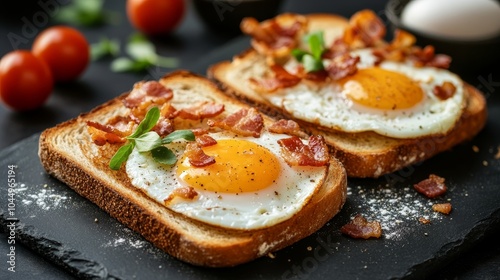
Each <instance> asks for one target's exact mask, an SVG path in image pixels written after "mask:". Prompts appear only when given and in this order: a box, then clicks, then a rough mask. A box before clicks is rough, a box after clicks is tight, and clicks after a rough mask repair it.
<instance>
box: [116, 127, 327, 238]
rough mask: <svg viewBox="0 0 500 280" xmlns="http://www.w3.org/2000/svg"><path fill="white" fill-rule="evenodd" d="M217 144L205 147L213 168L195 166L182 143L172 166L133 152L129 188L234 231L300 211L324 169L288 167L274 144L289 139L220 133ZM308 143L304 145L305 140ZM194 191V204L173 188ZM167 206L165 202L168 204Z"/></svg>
mask: <svg viewBox="0 0 500 280" xmlns="http://www.w3.org/2000/svg"><path fill="white" fill-rule="evenodd" d="M210 136H212V138H214V139H215V140H217V144H216V145H213V146H208V147H204V148H203V150H204V152H205V153H206V154H207V155H211V156H213V157H215V160H216V163H215V164H212V165H209V166H206V167H194V166H192V165H191V164H190V163H189V159H188V158H187V157H186V156H184V155H183V151H184V149H185V145H186V142H185V141H184V140H181V141H179V142H176V143H172V144H171V145H170V146H168V147H169V148H170V149H171V150H172V151H174V153H175V154H176V155H177V158H178V161H177V163H176V164H175V165H172V166H169V165H163V164H159V163H157V162H156V161H155V160H154V159H153V158H152V157H151V156H150V155H149V154H148V153H140V152H138V151H137V150H134V151H133V152H132V154H131V155H130V156H129V158H128V161H127V163H126V172H127V175H128V177H129V178H130V181H131V183H132V185H134V186H135V187H137V188H139V189H141V190H142V191H144V192H145V193H146V194H147V195H148V196H150V197H151V198H153V199H154V200H156V201H157V202H159V203H161V204H164V205H165V206H166V207H168V208H170V209H171V210H173V211H175V212H178V213H181V214H184V215H186V216H188V217H190V218H193V219H196V220H199V221H201V222H205V223H208V224H211V225H216V226H220V227H224V228H232V229H242V230H250V229H259V228H265V227H269V226H272V225H275V224H277V223H279V222H282V221H285V220H287V219H289V218H290V217H292V216H293V215H294V214H295V213H297V212H298V211H300V210H301V209H302V208H303V207H304V205H305V204H307V202H308V201H309V200H310V198H311V197H312V196H313V194H314V193H315V192H316V191H317V190H318V189H319V188H320V186H321V185H322V184H323V182H324V180H325V178H326V175H327V167H326V166H323V167H308V166H293V167H291V166H289V165H288V164H287V163H286V162H285V160H284V159H283V158H282V156H281V152H280V146H279V144H278V142H277V141H278V140H279V139H282V138H288V137H290V136H289V135H284V134H273V133H269V132H265V131H264V132H263V133H262V135H261V136H260V137H259V138H254V137H242V136H237V135H235V134H234V133H231V132H227V131H223V132H218V133H213V134H210ZM304 143H307V141H304ZM182 187H192V188H194V190H195V191H196V193H197V196H196V197H195V198H193V199H185V198H181V197H175V199H173V200H170V201H168V200H169V197H170V196H171V195H172V193H173V192H174V190H175V189H177V188H182ZM166 201H168V202H166Z"/></svg>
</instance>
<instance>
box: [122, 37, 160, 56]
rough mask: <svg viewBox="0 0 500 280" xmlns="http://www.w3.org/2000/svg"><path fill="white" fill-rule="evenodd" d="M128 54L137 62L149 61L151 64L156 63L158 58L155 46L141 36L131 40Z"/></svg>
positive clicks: (127, 48)
mask: <svg viewBox="0 0 500 280" xmlns="http://www.w3.org/2000/svg"><path fill="white" fill-rule="evenodd" d="M126 52H127V54H128V55H130V57H132V58H134V59H136V60H147V61H149V62H151V63H153V62H154V61H156V58H157V55H156V51H155V46H154V45H153V44H152V43H151V42H149V41H148V40H147V39H146V38H145V37H144V36H142V35H139V34H136V35H134V36H132V37H131V38H130V40H129V42H128V44H127V46H126Z"/></svg>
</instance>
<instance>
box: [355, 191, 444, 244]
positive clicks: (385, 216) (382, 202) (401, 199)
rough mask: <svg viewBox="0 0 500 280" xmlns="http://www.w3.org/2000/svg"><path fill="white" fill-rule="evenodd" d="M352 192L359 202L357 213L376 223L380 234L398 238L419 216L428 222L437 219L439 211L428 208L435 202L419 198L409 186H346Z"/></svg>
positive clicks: (411, 226) (409, 229)
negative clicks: (380, 231) (378, 225)
mask: <svg viewBox="0 0 500 280" xmlns="http://www.w3.org/2000/svg"><path fill="white" fill-rule="evenodd" d="M353 194H354V195H356V196H357V197H359V198H360V200H361V201H363V204H361V205H359V206H358V208H359V213H360V214H362V215H363V216H364V217H366V218H367V219H368V220H376V221H378V222H380V225H381V226H382V230H383V236H384V238H387V239H395V240H400V239H402V238H403V237H404V235H406V234H409V233H410V232H411V231H412V229H413V228H414V226H413V225H417V224H419V223H420V222H419V221H418V219H419V218H421V217H423V218H425V219H427V220H430V221H431V222H435V221H437V220H441V219H442V218H443V215H442V214H439V213H436V212H434V211H433V210H432V204H434V203H435V201H433V200H430V199H427V198H425V197H422V196H421V195H420V194H418V193H417V192H416V191H414V190H413V189H411V188H409V187H405V188H397V187H392V188H391V187H382V186H379V187H377V188H370V189H366V188H362V187H361V186H357V187H354V188H351V187H349V188H348V195H353Z"/></svg>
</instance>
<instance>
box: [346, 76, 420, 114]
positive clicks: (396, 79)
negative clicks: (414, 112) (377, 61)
mask: <svg viewBox="0 0 500 280" xmlns="http://www.w3.org/2000/svg"><path fill="white" fill-rule="evenodd" d="M339 82H340V84H341V85H342V86H343V91H344V93H345V94H346V97H347V98H349V99H351V100H352V101H354V102H356V103H358V104H361V105H365V106H368V107H371V108H375V109H381V110H396V109H408V108H411V107H414V106H415V105H417V104H418V103H419V102H420V101H421V100H422V99H423V97H424V92H423V90H422V88H421V87H420V86H419V84H418V83H417V82H415V81H413V80H411V79H410V78H408V77H407V76H405V75H403V74H400V73H397V72H393V71H388V70H385V69H381V68H378V67H373V68H366V69H359V70H358V71H357V72H356V73H355V74H354V75H352V76H348V77H346V78H343V79H341V80H340V81H339Z"/></svg>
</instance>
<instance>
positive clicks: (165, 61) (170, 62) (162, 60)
mask: <svg viewBox="0 0 500 280" xmlns="http://www.w3.org/2000/svg"><path fill="white" fill-rule="evenodd" d="M153 64H155V65H157V66H160V67H165V68H175V67H177V65H179V60H178V59H177V58H175V57H164V56H156V61H154V63H153Z"/></svg>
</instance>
